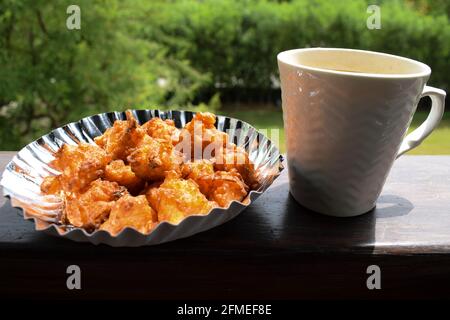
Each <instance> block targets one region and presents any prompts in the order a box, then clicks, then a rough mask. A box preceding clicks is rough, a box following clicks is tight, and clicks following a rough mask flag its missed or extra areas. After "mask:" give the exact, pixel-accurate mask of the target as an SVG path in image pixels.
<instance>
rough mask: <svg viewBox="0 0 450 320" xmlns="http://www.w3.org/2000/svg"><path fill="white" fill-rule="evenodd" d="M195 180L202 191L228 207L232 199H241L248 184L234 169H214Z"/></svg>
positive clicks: (219, 203) (209, 197) (211, 198)
mask: <svg viewBox="0 0 450 320" xmlns="http://www.w3.org/2000/svg"><path fill="white" fill-rule="evenodd" d="M197 181H198V184H199V186H200V190H201V191H202V193H203V194H205V195H206V197H207V198H208V199H209V200H211V201H215V202H216V203H217V204H218V205H219V206H221V207H228V206H229V204H230V202H231V201H233V200H236V201H242V200H243V199H244V198H245V196H246V195H247V193H248V186H247V185H246V184H245V183H244V181H243V180H242V177H241V175H240V174H239V173H238V172H237V171H236V170H231V171H230V172H227V171H216V172H214V173H213V174H211V175H203V176H201V177H200V178H199V179H198V180H197Z"/></svg>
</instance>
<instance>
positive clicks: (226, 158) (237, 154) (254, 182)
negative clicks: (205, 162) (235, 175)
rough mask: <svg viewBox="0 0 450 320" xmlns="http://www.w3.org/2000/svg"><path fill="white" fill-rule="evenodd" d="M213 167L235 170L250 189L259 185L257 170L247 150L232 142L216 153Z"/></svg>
mask: <svg viewBox="0 0 450 320" xmlns="http://www.w3.org/2000/svg"><path fill="white" fill-rule="evenodd" d="M214 169H215V170H217V171H227V172H231V171H233V170H236V171H237V172H239V174H240V175H241V176H242V178H243V179H244V182H245V183H246V184H247V185H248V186H249V187H250V189H252V190H255V189H258V187H259V185H260V183H259V179H258V172H257V170H256V169H255V166H254V164H253V163H252V162H251V161H250V159H249V157H248V154H247V152H245V150H244V149H242V148H239V147H237V146H236V145H234V144H229V145H228V146H227V148H223V149H222V150H221V151H220V152H219V153H218V154H217V155H216V158H215V163H214Z"/></svg>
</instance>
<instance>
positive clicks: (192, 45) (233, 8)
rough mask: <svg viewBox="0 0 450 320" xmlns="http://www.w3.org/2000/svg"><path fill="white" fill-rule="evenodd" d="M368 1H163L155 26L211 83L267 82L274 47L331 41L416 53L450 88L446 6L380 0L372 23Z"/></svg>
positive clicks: (442, 84)
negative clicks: (427, 8) (377, 25)
mask: <svg viewBox="0 0 450 320" xmlns="http://www.w3.org/2000/svg"><path fill="white" fill-rule="evenodd" d="M417 1H419V0H417ZM373 3H374V1H365V0H343V1H333V0H293V1H283V2H278V1H262V0H261V1H257V0H254V1H252V0H242V1H235V0H204V1H194V0H180V1H174V2H170V3H167V4H165V5H162V6H161V8H160V11H159V14H158V19H157V20H155V21H154V26H155V28H156V29H158V30H160V32H161V33H163V34H164V35H166V36H170V37H171V41H170V42H166V43H165V45H166V46H168V47H169V48H170V50H169V52H170V54H173V55H174V56H176V57H178V58H184V59H188V60H189V61H191V63H192V66H193V67H194V68H195V69H198V70H200V71H201V72H204V73H209V74H210V75H211V77H212V79H213V80H214V84H215V85H216V87H220V86H226V87H236V86H237V87H244V88H251V87H263V88H264V87H269V86H271V84H272V79H273V78H274V77H275V78H276V77H277V65H276V54H277V53H278V52H280V51H283V50H287V49H292V48H301V47H313V46H322V47H325V46H329V47H348V48H360V49H366V50H376V51H383V52H388V53H393V54H399V55H403V56H406V57H410V58H413V59H418V60H421V61H423V62H425V63H427V64H429V65H430V66H431V67H432V69H433V76H432V78H431V83H432V84H435V85H438V86H440V87H444V88H448V87H449V84H450V73H449V72H448V70H450V52H449V46H450V24H449V20H448V17H447V15H445V11H444V13H443V14H441V15H439V14H438V13H436V12H433V15H429V16H427V15H425V14H424V13H423V12H422V11H423V10H422V11H421V10H419V7H420V6H419V4H420V3H418V4H417V5H416V6H415V5H414V4H415V3H413V2H411V1H409V2H408V3H405V2H401V1H394V0H389V1H378V3H379V5H380V7H381V22H382V28H381V30H369V29H367V27H366V20H367V18H368V16H369V13H367V12H366V10H367V7H368V5H369V4H373ZM430 3H431V2H430ZM442 5H443V4H442ZM422 7H423V4H422Z"/></svg>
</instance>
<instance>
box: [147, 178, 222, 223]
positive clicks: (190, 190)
mask: <svg viewBox="0 0 450 320" xmlns="http://www.w3.org/2000/svg"><path fill="white" fill-rule="evenodd" d="M146 196H147V199H148V202H149V203H150V205H151V206H152V208H154V209H155V210H156V211H157V212H158V220H159V221H168V222H170V223H173V224H178V223H179V222H180V221H181V220H183V219H184V218H185V217H187V216H189V215H193V214H203V215H205V214H207V213H209V211H210V210H211V209H212V208H214V207H216V206H217V204H216V203H214V202H213V201H208V199H206V197H205V196H204V195H203V194H202V193H201V192H200V190H199V189H198V186H197V184H196V183H195V182H194V181H193V180H184V179H181V178H178V177H177V175H176V174H172V173H171V174H169V175H168V176H167V178H166V179H165V180H164V182H163V183H162V184H161V186H160V187H159V188H151V189H150V190H149V191H148V192H147V194H146Z"/></svg>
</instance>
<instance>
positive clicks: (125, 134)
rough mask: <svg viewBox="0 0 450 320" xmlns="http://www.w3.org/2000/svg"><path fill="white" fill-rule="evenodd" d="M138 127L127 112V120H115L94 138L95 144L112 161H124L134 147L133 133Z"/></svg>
mask: <svg viewBox="0 0 450 320" xmlns="http://www.w3.org/2000/svg"><path fill="white" fill-rule="evenodd" d="M137 127H138V123H137V121H136V119H134V117H133V115H132V114H131V112H129V113H128V112H127V120H116V121H115V122H114V125H113V126H112V127H110V128H108V129H107V130H106V131H105V132H104V133H103V134H102V135H101V136H99V137H96V138H95V139H94V140H95V143H96V144H97V145H99V146H100V147H102V148H103V149H105V151H106V152H107V153H108V154H109V155H110V156H111V157H112V159H113V160H116V159H121V160H125V159H126V158H127V156H128V155H129V154H130V152H131V149H133V147H134V141H133V137H132V133H133V131H134V130H135V129H136V128H137Z"/></svg>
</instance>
